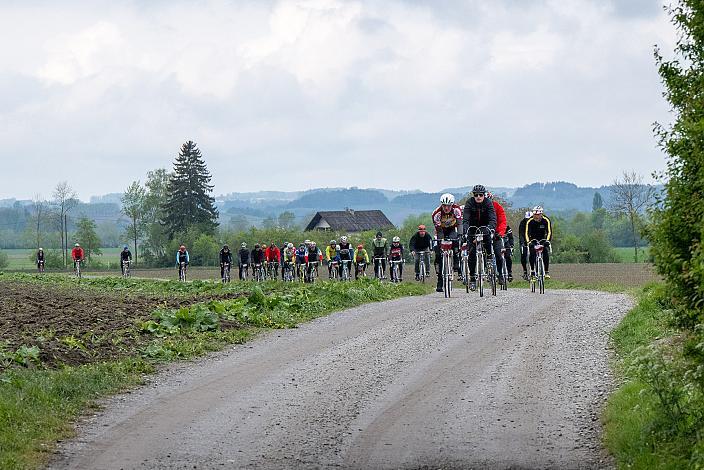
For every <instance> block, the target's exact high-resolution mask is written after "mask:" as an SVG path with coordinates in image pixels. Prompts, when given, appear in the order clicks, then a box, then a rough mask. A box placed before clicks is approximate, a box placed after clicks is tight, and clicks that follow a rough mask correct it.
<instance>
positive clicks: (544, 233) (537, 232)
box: [525, 215, 552, 241]
mask: <svg viewBox="0 0 704 470" xmlns="http://www.w3.org/2000/svg"><path fill="white" fill-rule="evenodd" d="M525 237H526V240H527V241H531V240H548V241H550V238H551V237H552V227H551V225H550V219H549V218H548V217H547V216H546V215H543V218H542V219H541V220H536V219H535V217H531V218H530V219H528V222H526V231H525Z"/></svg>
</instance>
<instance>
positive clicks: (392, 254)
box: [389, 243, 403, 261]
mask: <svg viewBox="0 0 704 470" xmlns="http://www.w3.org/2000/svg"><path fill="white" fill-rule="evenodd" d="M389 259H390V260H393V261H399V260H402V259H403V245H401V244H400V243H399V244H398V245H396V244H394V243H392V244H391V248H390V249H389Z"/></svg>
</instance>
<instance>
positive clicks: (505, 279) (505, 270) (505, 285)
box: [501, 256, 508, 290]
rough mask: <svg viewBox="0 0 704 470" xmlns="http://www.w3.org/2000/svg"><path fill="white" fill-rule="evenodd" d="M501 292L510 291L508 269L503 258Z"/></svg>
mask: <svg viewBox="0 0 704 470" xmlns="http://www.w3.org/2000/svg"><path fill="white" fill-rule="evenodd" d="M501 279H502V281H503V282H502V284H501V290H508V267H507V266H506V258H504V257H503V256H502V257H501Z"/></svg>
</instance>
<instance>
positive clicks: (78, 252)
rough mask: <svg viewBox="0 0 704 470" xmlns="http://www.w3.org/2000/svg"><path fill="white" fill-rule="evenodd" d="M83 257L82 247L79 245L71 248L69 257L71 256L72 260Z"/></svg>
mask: <svg viewBox="0 0 704 470" xmlns="http://www.w3.org/2000/svg"><path fill="white" fill-rule="evenodd" d="M84 257H85V253H84V252H83V248H81V247H75V248H74V249H73V250H71V258H73V260H74V261H76V260H79V259H81V260H82V259H83V258H84Z"/></svg>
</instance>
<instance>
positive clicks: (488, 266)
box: [486, 256, 496, 295]
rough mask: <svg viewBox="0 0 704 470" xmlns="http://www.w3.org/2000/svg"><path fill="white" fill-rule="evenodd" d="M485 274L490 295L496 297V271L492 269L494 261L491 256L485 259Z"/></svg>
mask: <svg viewBox="0 0 704 470" xmlns="http://www.w3.org/2000/svg"><path fill="white" fill-rule="evenodd" d="M486 272H487V276H488V277H489V286H490V287H491V295H496V270H495V269H494V259H493V257H492V256H489V257H488V258H487V263H486Z"/></svg>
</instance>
